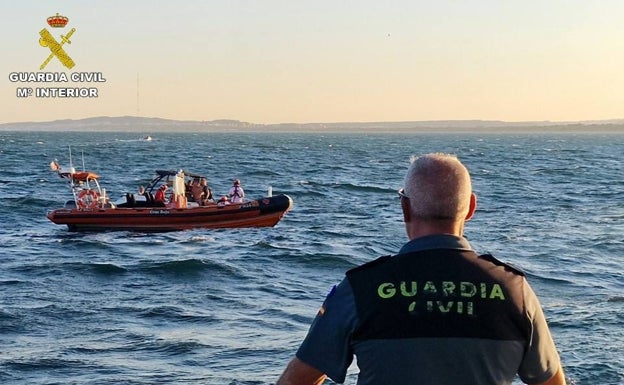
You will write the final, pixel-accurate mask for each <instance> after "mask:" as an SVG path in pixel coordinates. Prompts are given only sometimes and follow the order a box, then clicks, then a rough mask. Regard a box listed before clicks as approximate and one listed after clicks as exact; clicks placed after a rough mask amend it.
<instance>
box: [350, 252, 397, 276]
mask: <svg viewBox="0 0 624 385" xmlns="http://www.w3.org/2000/svg"><path fill="white" fill-rule="evenodd" d="M390 258H392V255H384V256H382V257H379V258H377V259H374V260H372V261H370V262H366V263H364V264H363V265H360V266H358V267H354V268H353V269H351V270H349V271H347V274H354V273H358V272H363V271H367V270H370V269H373V268H375V267H377V266H381V265H383V264H385V263H387V262H388V261H389V260H390Z"/></svg>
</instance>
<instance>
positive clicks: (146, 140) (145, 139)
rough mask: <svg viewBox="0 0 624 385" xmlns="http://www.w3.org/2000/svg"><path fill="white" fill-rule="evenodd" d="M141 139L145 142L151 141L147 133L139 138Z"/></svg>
mask: <svg viewBox="0 0 624 385" xmlns="http://www.w3.org/2000/svg"><path fill="white" fill-rule="evenodd" d="M141 140H142V141H145V142H151V141H152V137H151V136H149V135H145V136H144V137H143V138H141Z"/></svg>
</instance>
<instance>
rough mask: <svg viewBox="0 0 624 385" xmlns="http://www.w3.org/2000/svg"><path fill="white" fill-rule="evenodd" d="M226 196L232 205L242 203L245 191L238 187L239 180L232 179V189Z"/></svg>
mask: <svg viewBox="0 0 624 385" xmlns="http://www.w3.org/2000/svg"><path fill="white" fill-rule="evenodd" d="M228 196H229V197H230V201H231V202H232V203H242V202H243V199H245V191H244V190H243V188H242V187H241V185H240V180H238V179H234V182H233V183H232V187H231V188H230V191H229V192H228Z"/></svg>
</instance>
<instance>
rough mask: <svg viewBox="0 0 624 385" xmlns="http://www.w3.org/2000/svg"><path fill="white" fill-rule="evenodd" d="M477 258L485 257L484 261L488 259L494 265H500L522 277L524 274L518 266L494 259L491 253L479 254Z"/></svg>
mask: <svg viewBox="0 0 624 385" xmlns="http://www.w3.org/2000/svg"><path fill="white" fill-rule="evenodd" d="M479 258H481V259H485V260H486V261H489V262H492V263H493V264H495V265H496V266H502V267H504V268H505V269H506V270H509V271H511V272H512V273H514V274H517V275H521V276H523V277H524V276H525V273H524V271H522V270H521V269H520V268H518V267H516V266H514V265H512V264H510V263H505V262H502V261H500V260H498V259H496V258H495V257H494V256H493V255H492V254H482V255H479Z"/></svg>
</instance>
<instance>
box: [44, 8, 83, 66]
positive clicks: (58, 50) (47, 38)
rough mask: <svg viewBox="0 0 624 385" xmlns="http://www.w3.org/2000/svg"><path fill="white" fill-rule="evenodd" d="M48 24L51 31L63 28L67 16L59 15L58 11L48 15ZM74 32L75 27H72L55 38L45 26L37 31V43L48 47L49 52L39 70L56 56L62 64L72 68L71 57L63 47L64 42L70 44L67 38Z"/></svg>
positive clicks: (66, 21)
mask: <svg viewBox="0 0 624 385" xmlns="http://www.w3.org/2000/svg"><path fill="white" fill-rule="evenodd" d="M47 22H48V25H49V26H50V27H51V28H52V29H53V31H56V30H60V29H62V28H65V27H66V26H67V24H68V23H69V18H68V17H66V16H63V15H59V14H58V13H57V14H56V15H55V16H50V17H48V18H47ZM74 32H76V28H72V29H70V30H69V32H67V33H66V34H61V35H60V37H59V40H57V39H56V38H55V37H54V35H53V34H52V33H51V32H50V31H48V29H47V28H44V29H42V30H41V31H39V35H40V36H41V38H40V39H39V44H40V45H41V46H42V47H44V48H48V50H49V54H48V57H47V58H46V59H45V60H44V61H43V63H42V64H41V66H40V67H39V69H40V70H43V69H44V68H45V67H46V66H47V65H48V63H50V61H51V60H52V59H54V58H57V59H58V60H59V61H60V62H61V64H62V65H63V66H65V67H66V68H67V69H72V68H73V67H74V65H75V63H74V61H73V60H72V58H71V57H70V56H69V54H67V51H65V49H64V48H63V46H64V45H65V44H71V40H69V39H70V38H71V37H72V35H73V34H74Z"/></svg>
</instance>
